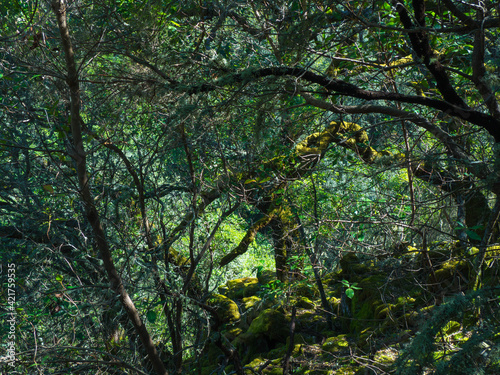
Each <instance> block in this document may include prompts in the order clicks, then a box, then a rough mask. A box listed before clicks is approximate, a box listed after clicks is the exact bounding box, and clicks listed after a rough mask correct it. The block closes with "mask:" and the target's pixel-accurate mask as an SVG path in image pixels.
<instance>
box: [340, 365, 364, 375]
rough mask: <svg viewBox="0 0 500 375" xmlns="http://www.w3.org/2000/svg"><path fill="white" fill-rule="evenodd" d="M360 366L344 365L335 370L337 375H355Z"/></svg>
mask: <svg viewBox="0 0 500 375" xmlns="http://www.w3.org/2000/svg"><path fill="white" fill-rule="evenodd" d="M358 370H359V367H354V366H342V367H340V368H338V369H336V370H335V375H355V374H356V372H357V371H358Z"/></svg>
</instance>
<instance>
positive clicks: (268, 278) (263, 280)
mask: <svg viewBox="0 0 500 375" xmlns="http://www.w3.org/2000/svg"><path fill="white" fill-rule="evenodd" d="M257 279H258V280H259V283H260V284H262V285H269V283H270V282H272V281H274V280H276V272H274V271H271V270H262V271H259V272H257Z"/></svg>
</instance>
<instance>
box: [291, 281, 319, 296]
mask: <svg viewBox="0 0 500 375" xmlns="http://www.w3.org/2000/svg"><path fill="white" fill-rule="evenodd" d="M292 292H293V294H294V295H296V296H298V297H305V298H309V299H313V298H315V297H317V296H319V291H318V288H317V287H316V285H313V284H312V283H310V282H303V281H301V282H299V283H297V284H296V285H294V286H293V288H292Z"/></svg>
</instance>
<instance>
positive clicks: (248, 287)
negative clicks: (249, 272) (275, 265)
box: [226, 277, 259, 299]
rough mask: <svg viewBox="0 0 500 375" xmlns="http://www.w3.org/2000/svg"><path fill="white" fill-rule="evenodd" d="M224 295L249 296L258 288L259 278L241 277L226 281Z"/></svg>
mask: <svg viewBox="0 0 500 375" xmlns="http://www.w3.org/2000/svg"><path fill="white" fill-rule="evenodd" d="M226 287H227V291H226V295H227V296H228V297H229V298H231V299H241V298H244V297H250V296H253V295H255V294H256V293H257V291H258V290H259V280H258V279H257V278H256V277H243V278H241V279H235V280H231V281H228V282H227V284H226Z"/></svg>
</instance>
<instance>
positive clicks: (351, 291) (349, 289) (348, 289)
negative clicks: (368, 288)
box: [341, 280, 361, 299]
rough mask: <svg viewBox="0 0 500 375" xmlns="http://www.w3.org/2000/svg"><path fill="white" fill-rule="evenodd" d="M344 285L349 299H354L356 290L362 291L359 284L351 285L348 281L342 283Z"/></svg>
mask: <svg viewBox="0 0 500 375" xmlns="http://www.w3.org/2000/svg"><path fill="white" fill-rule="evenodd" d="M341 283H342V285H343V286H344V287H345V288H346V290H345V295H346V296H347V297H349V298H351V299H352V297H354V290H360V289H361V288H360V287H359V286H356V285H358V283H352V284H351V283H349V281H347V280H342V281H341Z"/></svg>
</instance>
